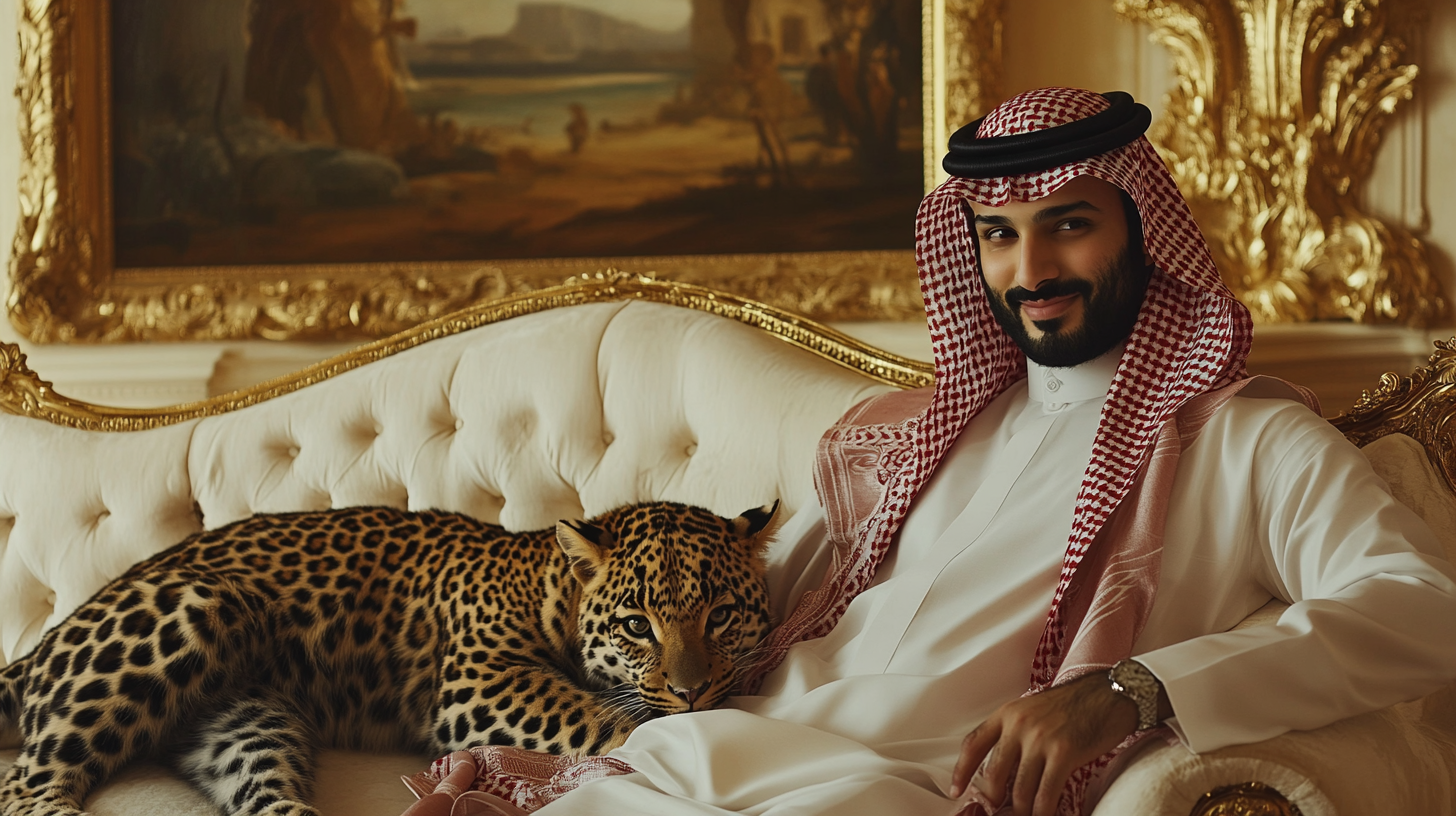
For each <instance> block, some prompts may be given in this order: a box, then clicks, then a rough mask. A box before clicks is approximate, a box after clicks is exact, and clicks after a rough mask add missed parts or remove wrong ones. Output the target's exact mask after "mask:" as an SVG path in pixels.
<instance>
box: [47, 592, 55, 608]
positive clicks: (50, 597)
mask: <svg viewBox="0 0 1456 816" xmlns="http://www.w3.org/2000/svg"><path fill="white" fill-rule="evenodd" d="M45 602H46V606H49V607H50V608H51V609H55V608H56V591H55V590H54V589H53V590H51V591H50V592H47V593H46V597H45Z"/></svg>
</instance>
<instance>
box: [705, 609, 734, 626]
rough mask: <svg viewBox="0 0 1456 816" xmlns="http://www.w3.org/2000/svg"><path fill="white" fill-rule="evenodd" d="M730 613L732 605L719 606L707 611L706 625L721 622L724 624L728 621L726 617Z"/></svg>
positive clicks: (714, 624) (717, 624) (731, 612)
mask: <svg viewBox="0 0 1456 816" xmlns="http://www.w3.org/2000/svg"><path fill="white" fill-rule="evenodd" d="M732 614H733V607H731V606H720V607H718V608H717V609H714V610H713V611H712V612H709V613H708V625H710V626H715V627H716V626H722V625H723V624H725V623H727V622H728V618H729V617H730V616H731V615H732Z"/></svg>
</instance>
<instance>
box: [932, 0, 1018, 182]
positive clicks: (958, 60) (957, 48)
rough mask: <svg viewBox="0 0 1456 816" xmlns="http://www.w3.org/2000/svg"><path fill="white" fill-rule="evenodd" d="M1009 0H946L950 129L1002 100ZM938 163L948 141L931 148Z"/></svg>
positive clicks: (979, 114) (946, 108)
mask: <svg viewBox="0 0 1456 816" xmlns="http://www.w3.org/2000/svg"><path fill="white" fill-rule="evenodd" d="M1005 3H1006V0H945V85H946V89H945V115H944V117H943V120H944V122H945V125H946V129H947V131H948V132H955V130H957V129H958V128H960V126H961V125H964V124H966V123H967V122H972V121H975V120H976V119H979V118H980V117H981V116H983V115H985V114H986V112H987V111H989V110H990V109H991V107H992V106H993V105H995V104H996V103H997V102H999V101H1000V100H1001V19H1002V11H1003V9H1004V7H1005ZM929 152H930V154H931V156H932V157H933V158H934V160H935V162H936V164H937V166H938V165H939V162H940V157H941V155H942V154H944V152H945V142H944V140H942V141H941V142H940V143H939V144H936V145H934V146H933V148H932V150H931V151H929Z"/></svg>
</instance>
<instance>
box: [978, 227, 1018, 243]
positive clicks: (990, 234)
mask: <svg viewBox="0 0 1456 816" xmlns="http://www.w3.org/2000/svg"><path fill="white" fill-rule="evenodd" d="M1015 237H1016V233H1014V232H1012V231H1011V230H1009V229H1006V228H1005V227H992V228H991V229H988V230H986V231H985V232H983V233H981V240H982V241H1004V240H1006V239H1008V238H1015Z"/></svg>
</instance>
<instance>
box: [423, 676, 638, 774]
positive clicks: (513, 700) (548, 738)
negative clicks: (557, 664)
mask: <svg viewBox="0 0 1456 816" xmlns="http://www.w3.org/2000/svg"><path fill="white" fill-rule="evenodd" d="M466 660H467V661H470V658H469V657H466ZM610 696H611V692H610V691H608V692H602V693H596V692H591V691H586V690H584V689H582V688H581V687H579V686H577V685H576V684H575V683H573V682H571V681H570V680H569V679H568V678H566V677H565V676H564V675H563V674H561V673H560V672H558V671H556V670H554V669H550V668H546V667H543V666H539V665H520V664H511V663H504V662H498V661H496V660H492V659H490V658H488V657H486V658H483V660H482V661H481V662H480V663H478V664H474V665H472V666H471V667H470V670H469V671H467V670H464V669H461V668H460V667H459V666H458V665H454V664H451V665H447V666H446V670H445V674H444V682H443V683H442V687H441V691H440V697H439V700H438V702H437V705H436V709H435V720H434V724H433V733H432V742H433V743H434V749H435V750H434V752H435V753H437V754H444V753H448V752H450V751H460V750H464V749H466V748H470V747H473V746H476V745H513V746H516V747H519V748H526V749H529V750H535V751H544V752H546V753H550V754H566V755H570V756H592V755H596V754H603V753H606V752H607V751H610V750H611V749H613V748H616V747H617V746H619V745H621V744H622V743H623V742H625V741H626V740H627V735H628V734H630V733H631V732H632V729H633V728H634V727H636V724H637V720H636V719H635V718H634V717H633V716H632V714H633V706H632V705H631V704H630V703H629V702H625V701H624V702H622V703H618V704H614V703H612V702H610V701H609V698H610ZM632 699H635V693H634V694H633V696H632Z"/></svg>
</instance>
